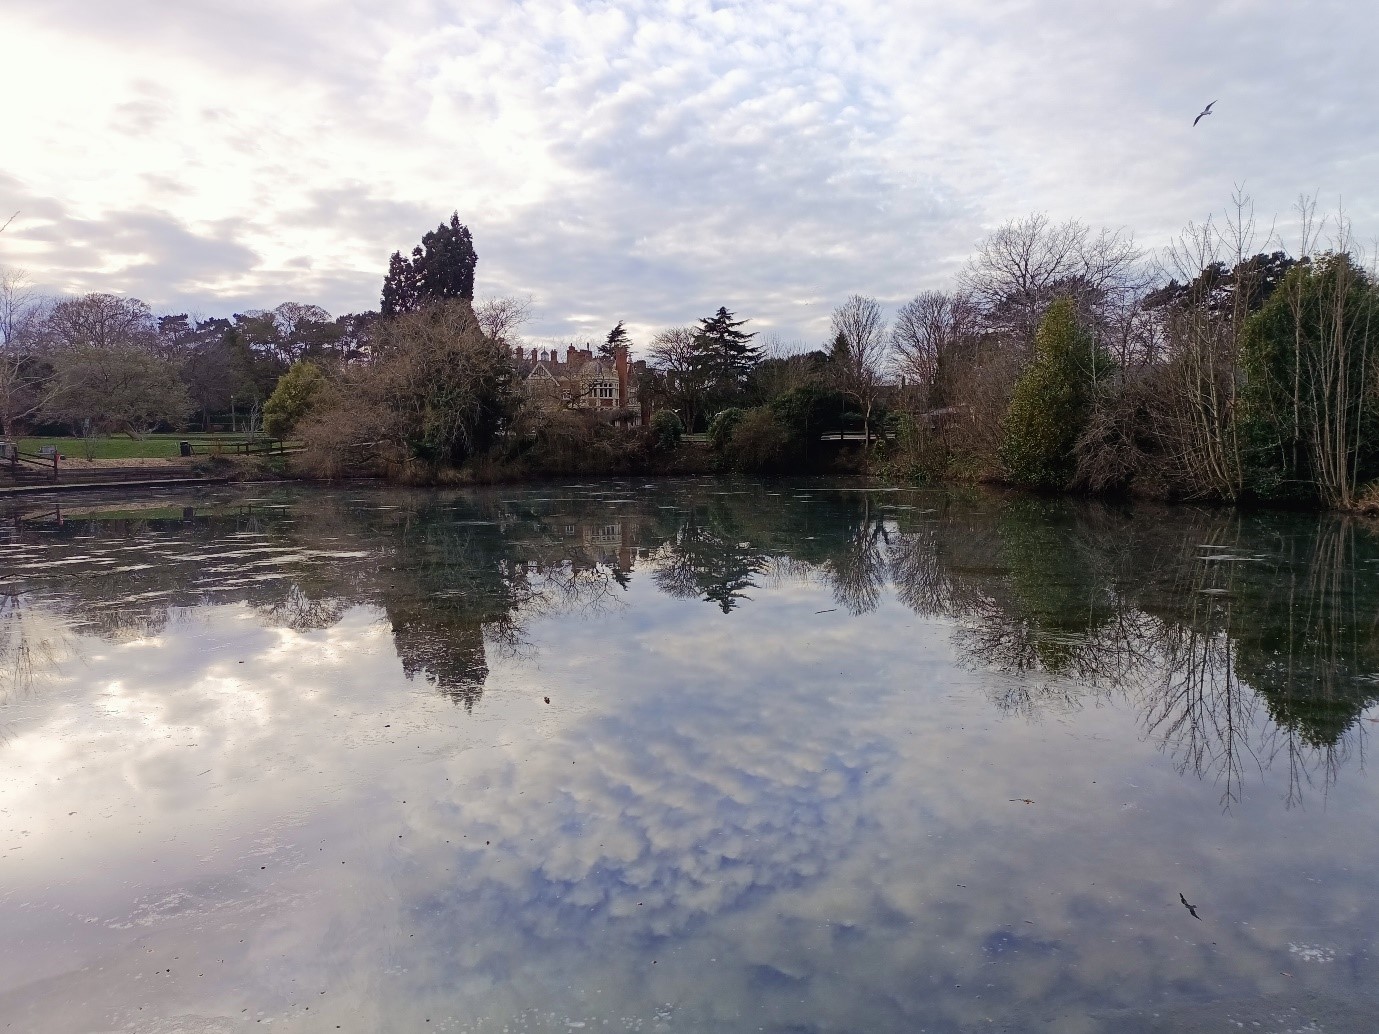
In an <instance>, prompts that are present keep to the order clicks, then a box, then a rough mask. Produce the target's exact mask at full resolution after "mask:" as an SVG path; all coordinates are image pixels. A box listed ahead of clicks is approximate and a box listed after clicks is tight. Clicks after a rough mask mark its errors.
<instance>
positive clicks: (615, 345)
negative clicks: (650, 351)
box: [599, 320, 632, 361]
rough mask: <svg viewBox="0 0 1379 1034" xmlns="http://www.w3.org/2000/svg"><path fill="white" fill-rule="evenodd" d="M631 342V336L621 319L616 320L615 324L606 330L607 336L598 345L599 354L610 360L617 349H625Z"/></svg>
mask: <svg viewBox="0 0 1379 1034" xmlns="http://www.w3.org/2000/svg"><path fill="white" fill-rule="evenodd" d="M631 343H632V338H631V336H630V335H629V334H628V333H627V329H626V328H625V327H624V326H623V321H622V320H618V324H617V326H615V327H614V328H613V329H612V330H610V331H609V332H608V336H607V337H606V338H604V339H603V343H602V344H600V345H599V355H600V356H601V357H602V358H604V359H607V360H609V361H612V360H613V359H614V358H615V357H616V356H617V354H618V349H624V350H625V349H626V348H627V347H628V346H629V345H631Z"/></svg>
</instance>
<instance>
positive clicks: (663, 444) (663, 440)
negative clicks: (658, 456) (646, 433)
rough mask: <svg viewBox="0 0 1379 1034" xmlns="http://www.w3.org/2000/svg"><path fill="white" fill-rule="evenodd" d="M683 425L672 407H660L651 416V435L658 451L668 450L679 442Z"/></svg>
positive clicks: (683, 430)
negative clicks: (660, 408)
mask: <svg viewBox="0 0 1379 1034" xmlns="http://www.w3.org/2000/svg"><path fill="white" fill-rule="evenodd" d="M684 433H685V425H684V424H683V423H681V422H680V417H679V416H677V415H676V413H675V410H673V409H662V410H660V411H659V412H658V413H656V414H655V415H654V416H653V417H652V418H651V435H652V440H653V441H654V442H655V447H656V450H657V451H658V452H669V451H670V450H671V449H674V448H675V447H676V446H677V445H679V444H680V438H681V437H682V436H683V435H684Z"/></svg>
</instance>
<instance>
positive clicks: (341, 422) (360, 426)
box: [300, 300, 522, 478]
mask: <svg viewBox="0 0 1379 1034" xmlns="http://www.w3.org/2000/svg"><path fill="white" fill-rule="evenodd" d="M521 402H522V396H521V394H520V389H519V388H518V386H517V382H516V378H515V376H514V371H513V369H512V363H511V358H510V356H509V354H508V350H507V347H506V346H505V345H504V344H502V343H501V342H498V341H495V340H494V339H493V338H491V337H488V336H487V335H486V334H484V333H483V330H482V328H481V327H480V326H479V323H478V320H477V319H476V318H475V315H474V310H473V308H472V307H471V306H470V305H469V303H468V302H465V301H458V300H457V301H450V302H440V303H437V304H434V305H432V306H430V307H429V308H426V309H421V310H418V311H416V312H411V313H406V314H403V315H401V316H396V317H394V318H392V319H388V320H384V321H382V322H381V323H380V325H379V328H378V340H377V344H376V353H375V356H374V359H373V361H372V362H371V363H369V364H368V365H366V366H360V367H357V368H353V369H346V370H345V371H344V372H343V373H342V374H341V376H340V378H339V381H338V383H336V384H333V385H331V387H330V389H329V390H328V391H327V392H326V393H325V398H324V400H323V402H322V405H321V406H320V407H319V408H317V409H315V410H314V411H313V412H312V413H311V414H310V415H309V416H308V417H307V419H306V420H305V422H304V424H303V426H302V427H301V429H300V430H301V433H302V436H303V437H304V438H305V439H306V442H307V444H308V447H309V448H310V449H311V450H312V451H313V452H314V453H316V457H315V466H316V469H318V470H320V471H321V472H323V473H336V472H339V471H340V470H343V469H348V468H349V467H350V466H351V465H352V464H357V462H358V460H359V457H360V454H361V453H362V452H364V451H365V450H366V449H367V451H369V452H370V454H372V455H374V456H377V457H379V458H381V459H382V460H383V462H384V463H385V464H386V465H388V466H389V467H390V468H391V469H394V470H396V471H398V472H399V474H400V476H404V477H423V478H424V477H428V476H431V475H433V474H434V473H435V472H436V471H438V470H440V469H443V468H458V467H460V466H461V465H462V464H463V463H464V462H465V460H466V459H468V458H470V457H471V456H475V455H478V454H481V453H484V452H486V451H487V450H489V449H490V448H492V447H493V445H494V444H495V443H496V442H497V441H498V439H499V436H500V435H501V434H502V432H503V430H504V428H505V427H506V426H507V424H508V423H509V421H510V420H511V419H512V418H513V416H514V414H515V413H516V411H517V409H518V407H519V406H520V404H521Z"/></svg>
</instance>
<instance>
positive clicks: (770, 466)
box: [719, 406, 791, 474]
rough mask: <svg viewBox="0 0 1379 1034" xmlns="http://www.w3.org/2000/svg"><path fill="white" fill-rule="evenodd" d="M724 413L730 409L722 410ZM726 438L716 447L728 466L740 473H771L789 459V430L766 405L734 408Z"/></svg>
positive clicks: (777, 470) (780, 467)
mask: <svg viewBox="0 0 1379 1034" xmlns="http://www.w3.org/2000/svg"><path fill="white" fill-rule="evenodd" d="M725 412H730V411H727V410H725ZM732 412H738V413H740V414H741V416H740V417H739V418H738V419H737V420H736V421H735V422H734V423H733V425H732V428H731V433H730V434H729V435H728V438H727V441H726V442H724V444H723V445H722V446H719V448H720V449H721V450H722V451H723V453H724V457H725V460H726V461H727V464H728V466H730V467H731V468H732V469H734V470H736V471H738V472H740V473H743V474H774V473H778V472H780V470H781V469H782V468H783V467H784V466H785V465H786V464H787V462H788V461H789V459H790V446H791V438H790V431H789V429H788V428H787V427H786V426H785V424H784V423H783V422H782V421H781V420H780V418H779V417H777V416H776V414H775V412H774V411H773V410H771V409H770V408H768V407H765V406H762V407H758V408H756V409H748V410H745V411H743V410H736V411H732Z"/></svg>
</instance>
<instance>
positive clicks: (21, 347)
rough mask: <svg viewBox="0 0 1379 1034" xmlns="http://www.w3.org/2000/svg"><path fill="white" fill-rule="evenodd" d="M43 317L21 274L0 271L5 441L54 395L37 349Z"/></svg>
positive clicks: (0, 407)
mask: <svg viewBox="0 0 1379 1034" xmlns="http://www.w3.org/2000/svg"><path fill="white" fill-rule="evenodd" d="M43 315H44V303H43V300H42V299H40V298H39V297H38V296H37V295H36V294H35V293H34V292H33V291H32V290H31V289H30V288H29V286H28V283H27V280H26V279H25V276H24V274H23V272H22V271H20V270H17V269H10V268H8V267H0V430H3V432H4V436H5V437H6V438H11V437H13V436H14V435H15V434H16V433H17V430H18V427H17V425H18V423H19V421H21V420H24V419H25V418H26V417H30V416H33V415H34V414H35V413H37V412H38V411H39V410H41V409H42V408H43V407H44V406H45V405H47V404H49V403H50V402H51V401H52V399H53V396H54V395H55V393H56V391H57V384H56V382H55V381H54V380H53V378H52V376H51V373H52V371H51V369H50V368H49V366H48V364H47V362H46V361H45V357H44V356H43V355H42V354H41V352H40V348H39V345H40V335H39V330H40V328H41V326H42V323H43Z"/></svg>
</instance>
